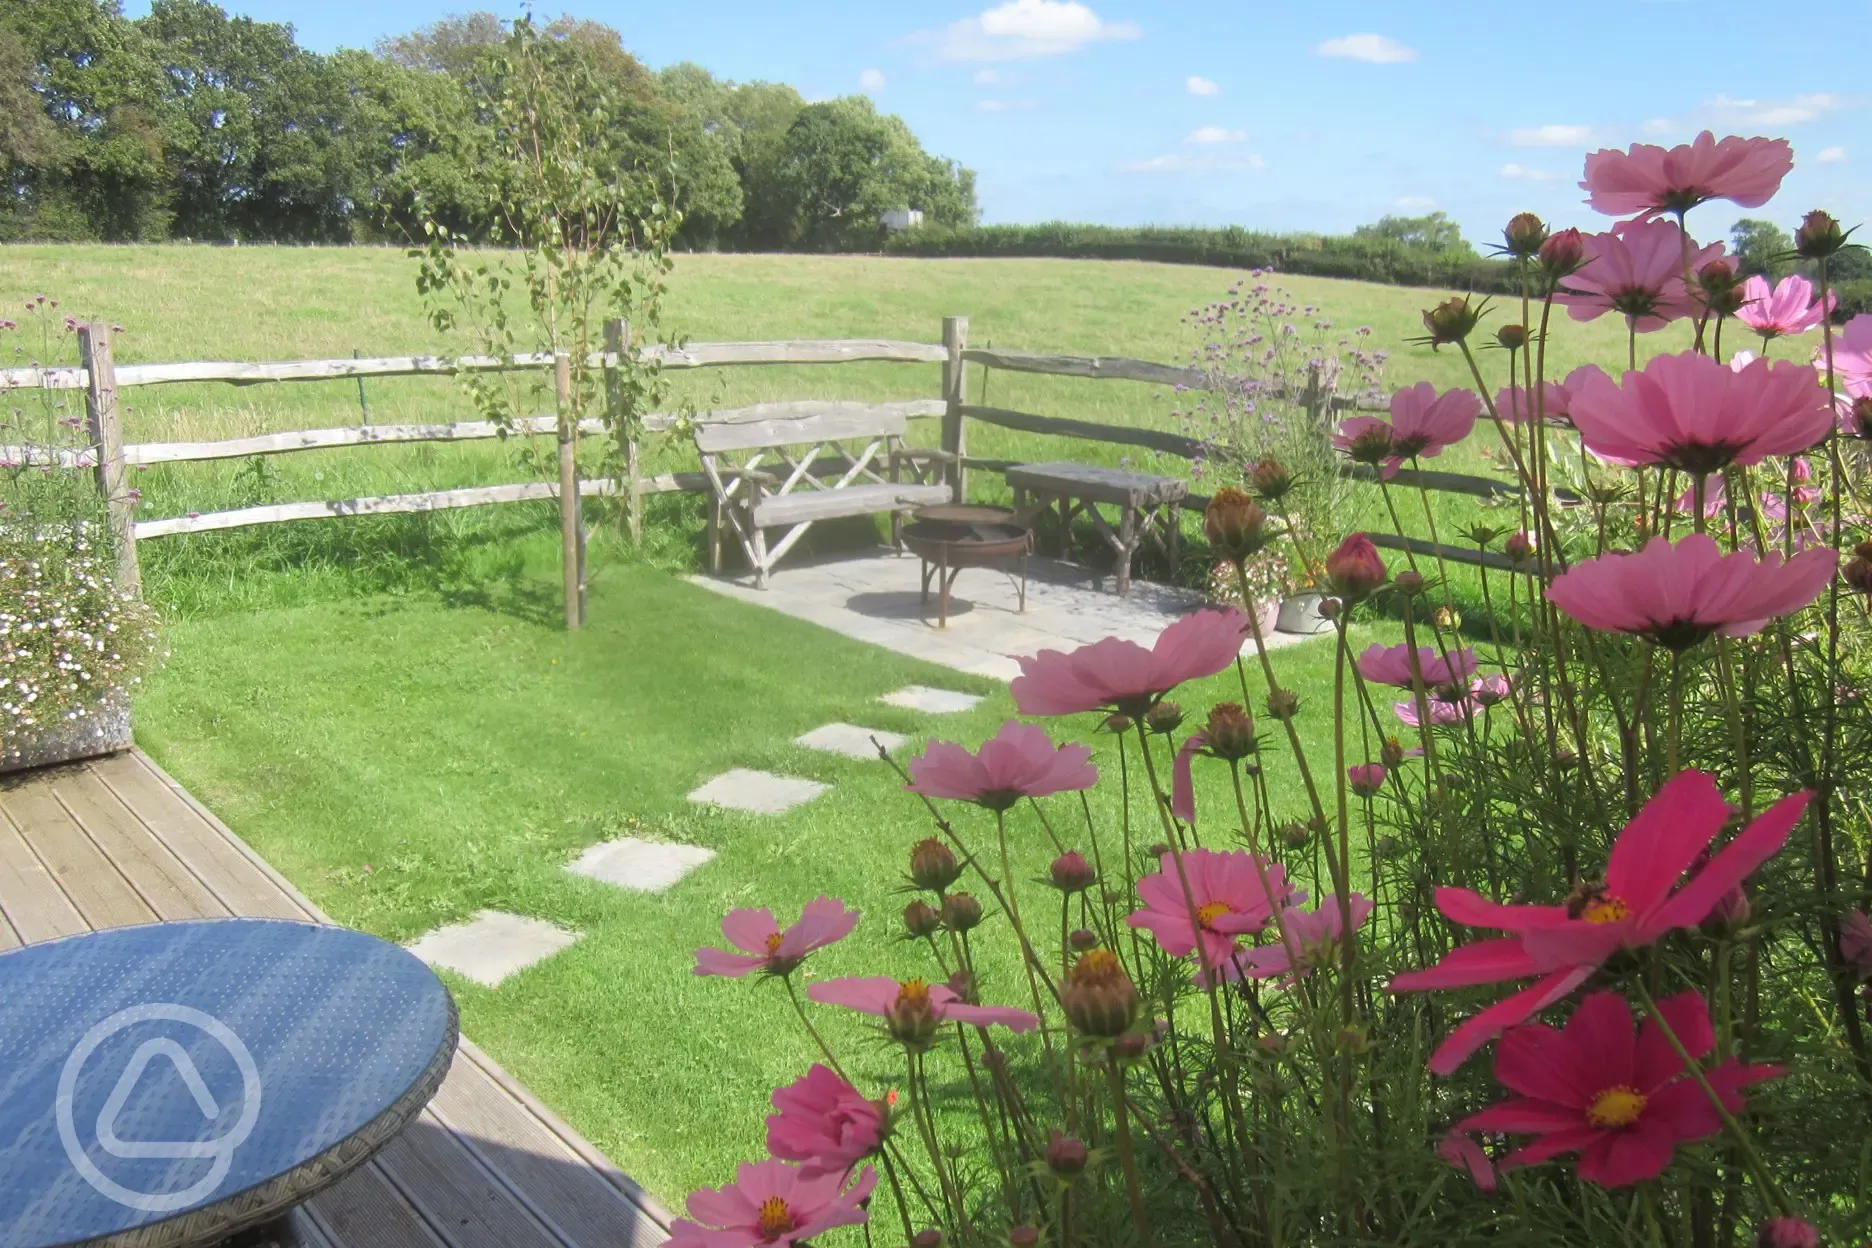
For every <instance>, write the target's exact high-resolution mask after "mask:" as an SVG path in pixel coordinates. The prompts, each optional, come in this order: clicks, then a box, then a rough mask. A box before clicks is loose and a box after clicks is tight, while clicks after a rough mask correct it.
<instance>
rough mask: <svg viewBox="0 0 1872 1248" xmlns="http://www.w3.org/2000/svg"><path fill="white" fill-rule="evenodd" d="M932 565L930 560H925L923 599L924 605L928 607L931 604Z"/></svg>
mask: <svg viewBox="0 0 1872 1248" xmlns="http://www.w3.org/2000/svg"><path fill="white" fill-rule="evenodd" d="M931 567H932V565H931V563H930V561H929V560H927V559H925V560H923V599H922V601H923V605H924V606H926V607H927V606H929V583H930V569H931Z"/></svg>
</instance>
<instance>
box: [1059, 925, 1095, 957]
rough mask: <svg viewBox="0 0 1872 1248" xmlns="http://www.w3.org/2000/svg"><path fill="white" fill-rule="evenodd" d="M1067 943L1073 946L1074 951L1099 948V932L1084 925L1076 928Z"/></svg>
mask: <svg viewBox="0 0 1872 1248" xmlns="http://www.w3.org/2000/svg"><path fill="white" fill-rule="evenodd" d="M1066 943H1067V944H1068V945H1070V946H1072V951H1073V952H1074V953H1084V952H1085V951H1086V950H1088V949H1096V948H1098V943H1099V938H1098V933H1097V932H1094V931H1090V930H1088V929H1086V928H1083V927H1080V928H1075V929H1074V930H1073V934H1072V935H1070V936H1068V937H1067V938H1066Z"/></svg>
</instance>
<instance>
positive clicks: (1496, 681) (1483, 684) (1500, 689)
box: [1469, 672, 1514, 706]
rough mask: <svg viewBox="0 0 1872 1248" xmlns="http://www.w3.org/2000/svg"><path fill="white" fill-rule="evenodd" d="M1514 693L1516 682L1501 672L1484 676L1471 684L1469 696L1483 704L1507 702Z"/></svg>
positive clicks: (1491, 704) (1492, 704)
mask: <svg viewBox="0 0 1872 1248" xmlns="http://www.w3.org/2000/svg"><path fill="white" fill-rule="evenodd" d="M1513 693H1514V682H1513V681H1511V680H1510V679H1509V678H1508V677H1507V676H1506V675H1504V674H1503V673H1501V672H1496V673H1494V674H1493V675H1489V676H1484V677H1482V678H1480V679H1479V680H1474V681H1471V682H1470V684H1469V696H1470V697H1471V698H1473V699H1475V701H1476V702H1477V703H1479V704H1481V705H1482V706H1494V705H1495V704H1496V703H1497V702H1506V701H1507V700H1508V698H1509V697H1510V695H1512V694H1513Z"/></svg>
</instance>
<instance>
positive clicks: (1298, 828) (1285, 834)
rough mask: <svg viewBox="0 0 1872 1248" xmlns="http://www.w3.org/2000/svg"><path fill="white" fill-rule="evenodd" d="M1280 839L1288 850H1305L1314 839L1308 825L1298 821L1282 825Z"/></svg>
mask: <svg viewBox="0 0 1872 1248" xmlns="http://www.w3.org/2000/svg"><path fill="white" fill-rule="evenodd" d="M1280 839H1281V844H1283V845H1285V846H1286V847H1287V848H1288V849H1305V848H1306V844H1307V842H1308V841H1310V840H1312V839H1313V833H1312V832H1311V831H1310V830H1309V829H1308V828H1307V826H1306V824H1304V823H1301V822H1300V821H1299V820H1297V819H1296V820H1291V821H1289V822H1287V823H1283V824H1282V825H1281V827H1280Z"/></svg>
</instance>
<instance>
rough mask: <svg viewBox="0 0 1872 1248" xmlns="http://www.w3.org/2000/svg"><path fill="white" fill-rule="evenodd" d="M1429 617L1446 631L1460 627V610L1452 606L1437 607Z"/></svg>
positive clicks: (1450, 631)
mask: <svg viewBox="0 0 1872 1248" xmlns="http://www.w3.org/2000/svg"><path fill="white" fill-rule="evenodd" d="M1430 618H1431V619H1432V620H1434V621H1436V626H1437V627H1438V628H1440V629H1442V630H1443V631H1444V632H1446V633H1453V632H1455V631H1456V630H1457V629H1459V628H1461V627H1462V612H1460V611H1458V610H1456V609H1455V608H1454V607H1438V608H1437V609H1436V611H1435V613H1434V614H1432V615H1431V617H1430Z"/></svg>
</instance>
